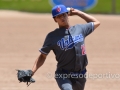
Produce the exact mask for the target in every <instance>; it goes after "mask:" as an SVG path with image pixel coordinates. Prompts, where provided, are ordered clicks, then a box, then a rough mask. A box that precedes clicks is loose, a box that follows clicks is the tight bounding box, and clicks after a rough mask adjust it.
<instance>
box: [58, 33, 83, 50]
mask: <svg viewBox="0 0 120 90" xmlns="http://www.w3.org/2000/svg"><path fill="white" fill-rule="evenodd" d="M83 39H84V38H83V35H82V34H80V35H76V36H68V37H67V39H65V38H62V39H61V40H59V41H58V42H57V45H58V46H60V49H61V50H65V51H66V50H68V49H72V48H73V47H74V45H75V44H77V43H79V42H82V41H83Z"/></svg>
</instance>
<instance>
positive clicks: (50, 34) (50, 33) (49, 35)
mask: <svg viewBox="0 0 120 90" xmlns="http://www.w3.org/2000/svg"><path fill="white" fill-rule="evenodd" d="M56 31H57V29H55V30H53V31H51V32H49V33H48V34H47V37H53V36H54V35H55V33H56Z"/></svg>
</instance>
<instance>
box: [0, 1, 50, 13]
mask: <svg viewBox="0 0 120 90" xmlns="http://www.w3.org/2000/svg"><path fill="white" fill-rule="evenodd" d="M0 9H7V10H19V11H27V12H42V13H45V12H50V11H51V6H50V5H49V3H48V0H0Z"/></svg>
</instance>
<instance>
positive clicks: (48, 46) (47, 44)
mask: <svg viewBox="0 0 120 90" xmlns="http://www.w3.org/2000/svg"><path fill="white" fill-rule="evenodd" d="M51 49H52V39H51V37H50V34H48V35H47V36H46V39H45V41H44V44H43V46H42V48H41V49H39V51H40V52H41V53H43V54H46V55H47V54H48V53H49V52H50V50H51Z"/></svg>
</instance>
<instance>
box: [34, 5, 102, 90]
mask: <svg viewBox="0 0 120 90" xmlns="http://www.w3.org/2000/svg"><path fill="white" fill-rule="evenodd" d="M74 15H77V16H78V19H80V18H82V19H84V20H85V21H86V22H87V23H86V24H77V25H74V26H70V24H69V16H74ZM52 16H53V19H54V21H55V22H56V23H58V26H59V27H58V28H56V29H55V30H54V31H52V32H50V33H48V35H47V36H46V39H45V41H44V44H43V47H42V48H41V49H40V50H39V51H40V52H41V54H40V55H39V57H38V58H37V60H36V61H35V64H34V66H33V68H32V71H33V75H34V73H35V72H36V71H37V70H38V68H39V67H41V66H42V65H43V63H44V61H45V59H46V57H47V55H48V54H49V52H50V51H51V50H53V52H54V54H55V56H56V60H57V62H58V63H57V68H56V71H55V79H56V82H57V84H58V86H59V88H60V89H61V90H84V86H85V82H86V78H85V73H86V66H87V64H88V59H87V55H86V52H85V37H86V36H88V35H89V34H90V33H92V32H93V31H94V30H95V29H96V28H97V27H98V26H99V25H100V22H99V21H98V20H97V19H96V18H94V17H93V16H91V15H88V14H86V13H84V12H82V11H80V10H77V9H74V8H70V11H69V9H67V8H66V6H64V5H56V6H54V7H53V8H52Z"/></svg>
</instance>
